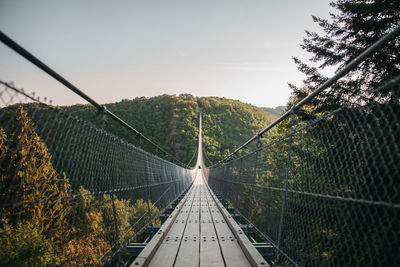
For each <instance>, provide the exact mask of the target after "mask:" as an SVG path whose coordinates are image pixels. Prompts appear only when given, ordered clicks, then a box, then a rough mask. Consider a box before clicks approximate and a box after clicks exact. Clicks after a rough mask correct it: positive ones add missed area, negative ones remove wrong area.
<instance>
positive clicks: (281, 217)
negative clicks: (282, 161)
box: [273, 113, 296, 267]
mask: <svg viewBox="0 0 400 267" xmlns="http://www.w3.org/2000/svg"><path fill="white" fill-rule="evenodd" d="M295 122H296V120H295V115H294V113H292V118H291V120H290V122H289V125H291V124H292V123H293V124H294V123H295ZM295 129H296V127H292V129H291V131H290V137H289V151H288V157H287V161H286V174H285V190H284V193H283V200H282V209H281V216H280V220H279V229H278V243H277V246H276V249H275V260H274V262H273V266H274V267H275V266H276V264H277V263H278V261H279V254H280V253H279V249H280V246H281V242H282V229H283V218H284V215H285V206H286V195H287V186H288V179H289V175H290V171H289V168H290V157H291V154H292V143H293V133H294V130H295Z"/></svg>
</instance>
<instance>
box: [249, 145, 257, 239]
mask: <svg viewBox="0 0 400 267" xmlns="http://www.w3.org/2000/svg"><path fill="white" fill-rule="evenodd" d="M258 152H259V149H257V150H256V161H255V164H254V174H253V177H254V181H253V184H256V179H257V165H258ZM253 188H254V187H253V186H249V189H250V193H249V194H250V197H249V212H248V214H247V218H248V219H249V221H248V223H247V235H248V236H250V226H251V224H252V218H251V217H252V216H251V211H252V209H253V201H252V200H253V199H254V198H253V196H254V192H253V190H254V189H253Z"/></svg>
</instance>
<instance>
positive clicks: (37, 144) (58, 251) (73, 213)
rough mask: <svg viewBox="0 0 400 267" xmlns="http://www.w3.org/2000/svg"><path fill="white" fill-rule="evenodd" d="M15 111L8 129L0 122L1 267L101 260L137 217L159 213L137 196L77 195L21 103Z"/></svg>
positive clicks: (132, 228)
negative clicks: (56, 164) (56, 165)
mask: <svg viewBox="0 0 400 267" xmlns="http://www.w3.org/2000/svg"><path fill="white" fill-rule="evenodd" d="M15 112H16V115H15V117H14V120H13V121H10V125H11V126H12V127H10V128H8V130H7V132H5V131H4V129H3V128H1V127H0V247H1V248H2V250H1V251H0V265H1V266H71V265H82V266H83V265H86V266H88V265H90V266H93V265H97V264H100V263H101V262H103V261H104V256H106V255H107V254H109V253H110V252H112V251H114V249H113V247H112V245H113V244H115V243H121V244H125V243H126V242H127V241H128V239H129V238H131V237H132V236H133V235H134V233H135V232H136V231H138V230H139V229H137V228H138V227H137V225H136V222H137V221H139V220H140V219H142V218H144V217H146V216H147V219H146V220H147V221H150V216H154V214H157V213H158V209H157V208H156V207H154V206H153V205H152V204H151V202H144V201H143V200H142V199H137V200H136V202H135V203H131V202H130V200H126V199H123V198H118V197H117V196H115V195H114V196H111V195H110V194H97V195H93V194H92V193H91V192H90V191H89V190H86V189H85V188H84V187H83V186H81V187H80V189H79V192H78V193H79V194H77V192H72V190H71V189H70V181H69V180H68V178H67V177H66V175H65V174H63V175H60V174H58V173H57V171H56V170H55V168H54V167H53V164H52V156H51V154H50V153H49V150H48V148H47V146H46V144H45V143H44V142H43V141H42V139H41V138H40V137H39V135H38V134H37V133H36V131H35V129H34V123H33V122H32V121H31V119H30V118H29V117H28V116H27V112H26V111H25V110H24V109H23V108H22V106H18V107H17V108H16V109H15ZM111 197H113V198H114V205H115V209H116V211H117V212H116V214H117V218H116V219H117V224H118V228H119V229H120V235H119V236H116V235H115V232H116V231H115V229H114V227H115V224H114V223H113V222H114V221H113V216H114V214H113V207H112V202H111ZM149 206H150V209H149ZM149 212H150V214H149ZM151 214H152V215H151ZM116 240H117V242H116Z"/></svg>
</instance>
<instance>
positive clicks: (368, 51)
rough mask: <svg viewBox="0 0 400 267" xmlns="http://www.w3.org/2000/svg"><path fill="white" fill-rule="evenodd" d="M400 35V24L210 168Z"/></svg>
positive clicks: (307, 101) (233, 153) (240, 148)
mask: <svg viewBox="0 0 400 267" xmlns="http://www.w3.org/2000/svg"><path fill="white" fill-rule="evenodd" d="M399 35H400V25H398V26H397V27H396V28H395V29H394V30H393V31H391V32H389V33H388V34H386V35H385V36H383V37H381V38H380V39H379V40H378V41H376V42H375V43H373V44H372V45H371V46H370V47H368V48H367V49H365V50H364V51H363V52H362V53H361V54H360V55H358V56H357V57H355V58H354V59H352V60H351V61H350V62H349V63H348V64H347V65H346V66H344V67H343V68H342V69H341V70H339V71H338V72H337V73H336V74H335V75H334V76H333V77H331V78H330V79H328V80H327V81H325V82H324V83H323V84H321V85H320V86H319V87H318V88H317V89H315V90H314V91H313V92H311V94H309V95H308V96H306V97H305V98H304V99H302V100H301V101H300V102H299V103H297V104H296V105H294V106H292V108H291V109H290V110H288V111H287V112H286V113H284V114H283V115H282V116H280V117H279V118H278V119H276V120H275V121H274V122H272V123H271V124H270V125H268V126H267V127H266V128H264V129H263V130H261V131H259V132H258V133H257V134H256V135H254V136H253V137H252V138H250V139H249V140H247V141H246V142H245V143H243V144H242V145H241V146H240V147H238V148H237V149H235V151H233V152H232V153H230V154H229V155H228V156H226V157H225V158H223V159H222V160H220V161H218V162H217V163H216V164H214V165H213V166H211V167H210V168H213V167H216V166H218V165H219V164H221V163H222V162H224V161H227V160H229V159H230V158H232V156H233V155H235V154H236V153H237V152H239V151H240V150H242V149H244V148H245V147H247V146H248V145H249V144H251V143H252V142H254V141H255V140H258V139H259V138H261V137H262V135H263V134H264V133H266V132H267V131H269V130H271V129H272V128H273V127H275V126H276V125H278V124H279V123H280V122H282V121H283V120H284V119H286V118H287V117H289V116H290V115H291V114H293V113H295V112H296V111H297V110H299V109H300V108H301V107H302V106H304V105H305V104H307V103H309V102H310V101H311V100H312V99H313V98H314V97H315V96H317V95H318V94H319V93H321V92H322V91H324V90H326V89H327V88H329V87H330V86H331V85H332V84H334V83H335V82H337V81H338V80H339V79H340V78H342V77H343V76H345V75H346V74H348V73H349V72H350V71H351V70H352V69H354V68H355V67H357V66H358V65H359V64H360V63H362V62H363V61H364V60H366V59H367V58H368V57H369V56H371V55H372V54H374V53H375V52H376V51H378V50H379V49H380V48H381V47H382V46H384V45H386V44H387V43H388V42H390V41H392V40H393V39H395V38H396V37H398V36H399Z"/></svg>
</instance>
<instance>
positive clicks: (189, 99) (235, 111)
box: [65, 94, 275, 166]
mask: <svg viewBox="0 0 400 267" xmlns="http://www.w3.org/2000/svg"><path fill="white" fill-rule="evenodd" d="M106 107H107V109H108V110H110V111H112V112H113V113H115V114H116V115H118V116H119V117H120V118H122V119H123V120H124V121H126V122H127V123H128V124H130V125H131V126H133V127H134V128H135V129H137V130H138V131H140V132H141V133H143V134H144V135H145V136H147V137H148V138H150V139H151V140H152V141H154V142H155V143H156V144H158V145H160V146H161V147H162V148H163V149H164V150H166V151H167V152H169V153H171V154H172V155H175V156H176V157H177V158H178V159H179V160H180V161H182V162H184V163H189V162H190V161H191V162H190V164H191V165H192V166H193V165H194V163H195V156H196V152H197V131H198V128H197V127H198V111H199V107H202V108H203V135H204V136H203V144H204V148H205V151H206V156H207V157H206V165H209V164H210V163H215V162H216V161H218V160H220V159H222V158H223V157H224V156H226V155H227V154H228V153H229V151H230V150H229V149H232V148H233V147H235V146H238V145H240V144H242V143H243V142H245V141H246V140H247V139H249V138H250V137H251V136H253V135H254V134H255V133H256V132H257V131H259V130H260V129H262V128H264V127H265V126H266V125H268V124H269V123H270V122H272V121H273V120H274V119H275V116H273V115H271V114H270V113H268V112H266V111H265V110H263V109H262V108H258V107H255V106H252V105H250V104H245V103H242V102H240V101H237V100H230V99H226V98H219V97H194V96H192V95H189V94H183V95H179V96H175V95H161V96H156V97H151V98H146V97H140V98H135V99H132V100H127V99H124V100H122V101H121V102H117V103H112V104H106ZM65 108H66V110H67V111H68V112H70V113H72V114H73V115H76V116H78V117H80V118H83V119H88V120H90V121H94V122H95V123H96V124H98V125H99V126H101V127H105V128H106V129H107V130H108V131H110V132H112V133H114V134H116V135H118V136H120V137H122V138H125V139H127V140H128V141H130V142H132V143H134V144H135V145H139V146H143V147H144V149H146V150H151V148H150V147H149V146H146V144H144V143H143V142H141V141H140V140H138V139H137V138H136V137H135V136H134V134H132V133H130V132H129V131H128V130H126V129H124V128H123V127H121V126H120V125H117V124H116V123H114V122H112V121H110V119H107V118H105V121H104V120H103V119H102V115H99V114H97V113H96V110H95V108H93V107H92V106H90V105H74V106H69V107H65Z"/></svg>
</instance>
